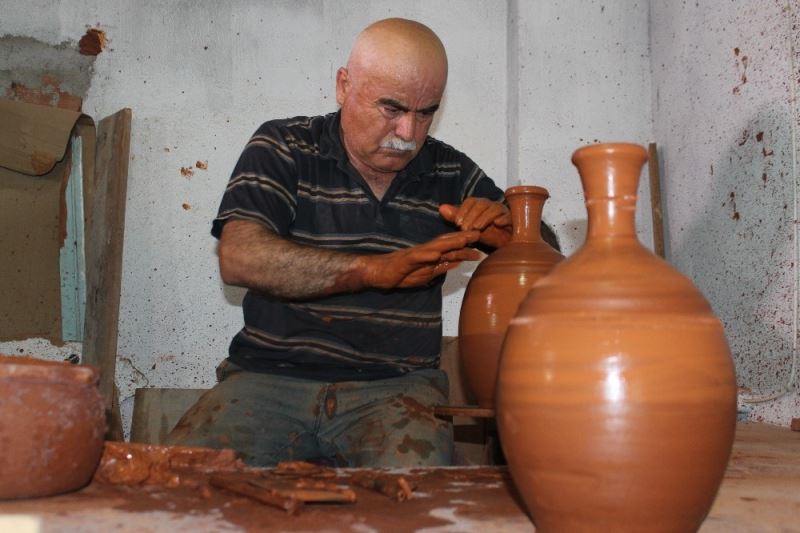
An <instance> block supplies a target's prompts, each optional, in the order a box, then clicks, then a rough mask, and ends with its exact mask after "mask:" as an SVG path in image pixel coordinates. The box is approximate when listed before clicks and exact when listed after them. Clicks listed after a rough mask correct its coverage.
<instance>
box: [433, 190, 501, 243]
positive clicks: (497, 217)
mask: <svg viewBox="0 0 800 533" xmlns="http://www.w3.org/2000/svg"><path fill="white" fill-rule="evenodd" d="M439 214H440V215H442V218H444V219H445V220H447V221H448V222H452V223H453V224H455V225H456V226H458V227H459V228H460V229H461V230H463V231H470V230H477V231H480V238H479V239H478V240H479V241H480V242H481V243H483V244H485V245H487V246H491V247H492V248H500V247H501V246H503V245H504V244H506V243H507V242H508V241H510V240H511V212H510V211H509V210H508V208H507V207H506V206H505V205H503V204H501V203H499V202H492V201H491V200H487V199H486V198H477V197H469V198H467V199H466V200H464V203H463V204H461V205H460V206H458V207H456V206H454V205H451V204H442V205H440V206H439Z"/></svg>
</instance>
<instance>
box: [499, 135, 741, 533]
mask: <svg viewBox="0 0 800 533" xmlns="http://www.w3.org/2000/svg"><path fill="white" fill-rule="evenodd" d="M646 160H647V152H646V151H645V149H644V148H642V147H641V146H638V145H632V144H600V145H593V146H588V147H585V148H581V149H579V150H577V151H576V152H575V153H574V155H573V156H572V161H573V163H574V164H575V165H576V166H577V168H578V170H579V172H580V175H581V180H582V182H583V188H584V193H585V200H586V207H587V210H588V215H589V227H588V232H587V233H588V234H587V239H586V242H585V243H584V245H583V246H582V247H581V248H580V249H579V250H578V251H577V252H576V253H575V254H574V255H572V256H571V257H569V258H568V259H566V260H565V261H563V262H561V264H559V265H558V266H557V267H556V268H554V269H553V271H552V272H551V273H550V275H548V276H547V277H545V278H543V279H542V280H541V281H540V282H539V283H538V284H537V285H536V286H535V287H534V288H533V289H532V290H531V291H530V292H529V293H528V296H527V298H526V299H525V300H524V301H523V303H522V304H521V305H520V308H519V312H518V313H517V315H516V316H515V317H514V318H513V319H512V321H511V325H510V326H509V329H508V334H507V335H506V339H505V344H504V346H503V354H502V357H501V365H500V371H499V376H498V398H497V410H498V429H499V432H500V440H501V443H502V446H503V450H504V452H505V455H506V459H507V461H508V464H509V469H510V471H511V475H512V478H513V480H514V483H515V485H516V486H517V488H518V489H519V491H520V493H521V495H522V497H523V500H524V501H525V504H526V506H527V508H528V511H529V512H530V513H531V517H532V519H533V521H534V523H535V524H536V530H537V531H541V532H543V533H547V532H553V531H570V532H582V531H592V532H595V531H614V532H626V531H648V532H653V531H675V532H678V531H680V532H685V531H695V530H697V529H698V528H699V527H700V524H701V523H702V521H703V519H704V518H705V516H706V514H707V513H708V510H709V509H710V507H711V504H712V502H713V500H714V497H715V495H716V492H717V490H718V488H719V485H720V483H721V481H722V477H723V474H724V472H725V468H726V465H727V462H728V459H729V456H730V451H731V446H732V443H733V436H734V430H735V425H736V380H735V376H734V368H733V363H732V361H731V356H730V351H729V348H728V344H727V342H726V340H725V335H724V333H723V329H722V325H721V324H720V322H719V320H718V319H717V318H716V317H715V316H714V314H713V312H712V309H711V307H710V306H709V304H708V302H707V301H706V300H705V298H704V297H703V295H702V294H701V293H700V292H699V291H698V290H697V288H695V286H694V285H693V284H692V282H691V281H690V280H689V279H688V278H686V277H685V276H683V275H682V274H680V273H678V272H677V271H676V270H675V269H673V268H672V267H671V266H670V265H669V264H668V263H667V262H665V261H663V260H662V259H661V258H659V257H657V256H656V255H655V254H653V253H651V252H650V251H649V250H648V249H646V248H645V247H644V246H643V245H642V244H641V243H640V242H639V241H638V239H637V237H636V230H635V227H634V222H635V221H634V216H635V210H636V192H637V187H638V180H639V172H640V171H641V167H642V164H643V163H644V162H645V161H646Z"/></svg>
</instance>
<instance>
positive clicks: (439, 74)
mask: <svg viewBox="0 0 800 533" xmlns="http://www.w3.org/2000/svg"><path fill="white" fill-rule="evenodd" d="M347 69H348V70H349V71H350V74H351V76H353V77H355V78H356V79H357V78H359V77H360V76H361V75H362V74H366V75H372V74H378V75H393V76H397V77H402V78H406V79H409V78H412V79H413V78H415V77H420V76H424V77H435V78H438V79H439V80H441V83H442V87H441V89H442V90H444V83H445V82H446V81H447V54H446V53H445V50H444V45H443V44H442V41H440V40H439V37H437V36H436V34H435V33H433V30H431V29H430V28H429V27H427V26H425V25H424V24H421V23H419V22H416V21H413V20H407V19H401V18H390V19H384V20H379V21H378V22H375V23H373V24H371V25H369V26H368V27H367V28H366V29H365V30H364V31H362V32H361V33H360V34H359V35H358V37H357V38H356V41H355V43H354V44H353V49H352V50H351V52H350V58H349V59H348V61H347Z"/></svg>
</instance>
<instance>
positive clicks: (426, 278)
mask: <svg viewBox="0 0 800 533" xmlns="http://www.w3.org/2000/svg"><path fill="white" fill-rule="evenodd" d="M479 236H480V234H479V232H477V231H458V232H454V233H446V234H444V235H440V236H439V237H436V238H435V239H433V240H430V241H428V242H426V243H424V244H419V245H417V246H412V247H411V248H406V249H403V250H398V251H396V252H391V253H388V254H380V255H370V256H361V257H359V259H358V262H359V264H360V268H361V269H362V272H363V273H362V277H363V281H364V285H366V286H367V287H375V288H379V289H392V288H408V287H421V286H424V285H426V284H427V283H430V282H431V281H432V280H433V279H434V278H436V277H437V276H441V275H442V274H444V273H445V272H447V271H448V270H452V269H454V268H456V267H457V266H458V265H460V264H461V262H462V261H475V260H477V259H480V258H481V253H480V252H478V251H477V250H473V249H471V248H466V246H467V245H468V244H470V243H473V242H475V241H477V240H478V238H479Z"/></svg>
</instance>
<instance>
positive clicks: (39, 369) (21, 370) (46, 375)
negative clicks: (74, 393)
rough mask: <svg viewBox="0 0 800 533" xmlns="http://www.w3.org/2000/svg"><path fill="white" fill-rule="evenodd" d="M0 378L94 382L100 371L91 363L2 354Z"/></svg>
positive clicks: (78, 382)
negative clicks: (73, 362) (77, 363)
mask: <svg viewBox="0 0 800 533" xmlns="http://www.w3.org/2000/svg"><path fill="white" fill-rule="evenodd" d="M0 379H42V380H46V381H47V380H50V381H58V382H71V383H76V384H94V383H96V382H97V381H98V380H99V379H100V372H99V370H98V369H97V368H96V367H94V366H91V365H74V364H72V363H67V362H64V361H48V360H45V359H36V358H33V357H27V356H8V355H2V354H0Z"/></svg>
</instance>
